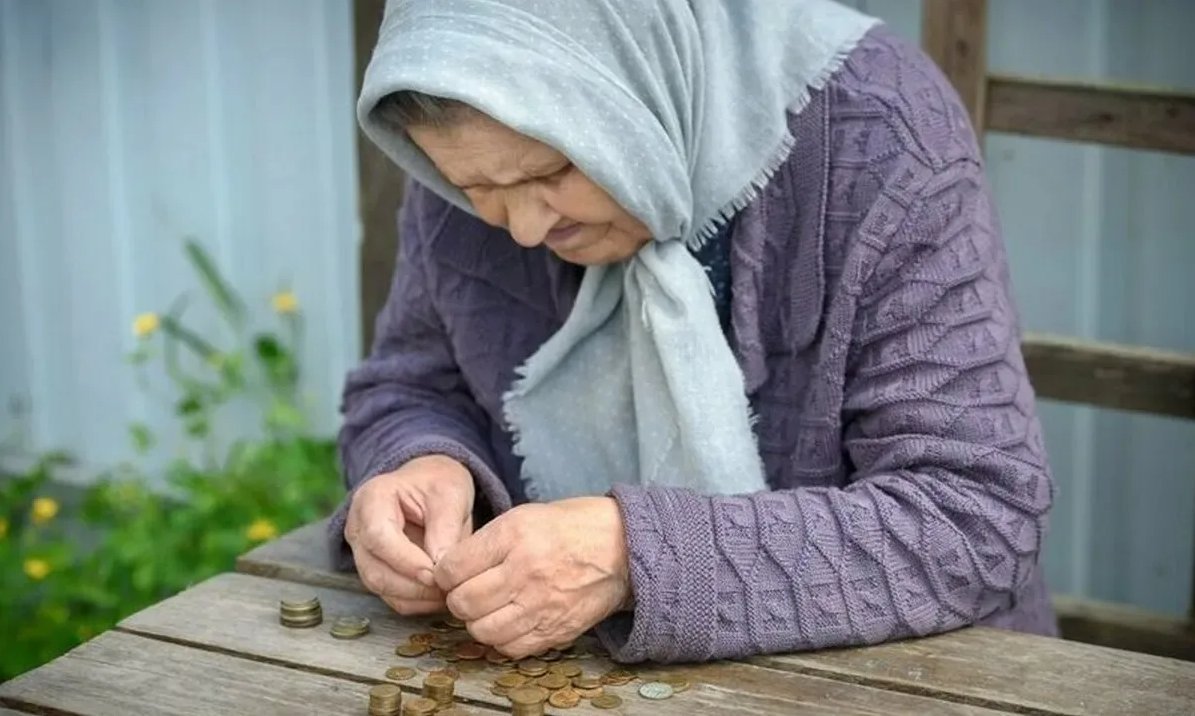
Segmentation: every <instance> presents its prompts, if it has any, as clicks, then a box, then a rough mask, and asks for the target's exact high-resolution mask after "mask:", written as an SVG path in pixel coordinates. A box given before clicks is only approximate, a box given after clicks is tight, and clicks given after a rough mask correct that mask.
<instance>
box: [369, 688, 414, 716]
mask: <svg viewBox="0 0 1195 716" xmlns="http://www.w3.org/2000/svg"><path fill="white" fill-rule="evenodd" d="M401 706H402V689H400V688H398V687H397V686H395V685H394V684H378V685H377V686H374V687H373V688H371V689H370V690H369V716H400V714H399V709H400V708H401ZM404 713H405V711H404Z"/></svg>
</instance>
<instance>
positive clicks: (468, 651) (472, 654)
mask: <svg viewBox="0 0 1195 716" xmlns="http://www.w3.org/2000/svg"><path fill="white" fill-rule="evenodd" d="M485 651H486V647H485V646H484V645H482V644H478V643H477V642H475V641H467V642H465V643H464V644H460V645H459V646H457V647H456V656H457V658H458V659H466V660H468V661H473V660H474V659H481V658H483V657H484V656H485Z"/></svg>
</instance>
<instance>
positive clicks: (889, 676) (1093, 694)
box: [751, 628, 1195, 716]
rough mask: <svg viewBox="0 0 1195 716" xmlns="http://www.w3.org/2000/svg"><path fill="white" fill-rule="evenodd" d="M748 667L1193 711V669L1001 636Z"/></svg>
mask: <svg viewBox="0 0 1195 716" xmlns="http://www.w3.org/2000/svg"><path fill="white" fill-rule="evenodd" d="M751 663H755V664H762V665H766V666H770V667H773V668H781V669H784V668H788V669H794V670H797V671H799V672H801V673H808V674H819V675H826V676H829V677H831V678H842V679H846V680H851V681H856V682H858V683H866V684H871V685H874V686H880V687H884V688H891V689H900V690H904V691H907V692H909V693H915V694H927V695H935V696H942V695H949V696H950V697H952V698H956V699H959V700H961V701H963V702H965V703H974V704H983V705H987V706H990V707H993V708H1003V709H1006V710H1009V711H1016V712H1018V713H1036V714H1091V715H1098V714H1107V715H1108V716H1114V715H1117V714H1130V713H1131V714H1138V713H1140V714H1146V713H1150V714H1163V713H1165V714H1172V713H1173V714H1179V713H1183V714H1189V713H1195V664H1192V663H1190V662H1186V661H1179V660H1177V659H1167V658H1164V657H1158V656H1150V655H1146V654H1138V653H1135V652H1131V651H1121V650H1117V649H1106V648H1104V647H1099V646H1093V645H1090V644H1080V643H1077V642H1072V641H1065V640H1063V639H1051V638H1048V637H1038V636H1032V635H1028V634H1017V633H1013V632H1008V631H1003V630H999V629H981V628H974V629H963V630H960V631H956V632H952V633H950V634H944V635H941V636H936V637H930V638H926V639H918V640H910V641H905V642H894V643H890V644H882V645H879V646H874V647H869V648H867V649H840V650H835V651H825V652H818V653H813V654H793V655H785V656H772V657H758V658H755V659H751Z"/></svg>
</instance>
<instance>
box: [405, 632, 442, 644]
mask: <svg viewBox="0 0 1195 716" xmlns="http://www.w3.org/2000/svg"><path fill="white" fill-rule="evenodd" d="M435 640H436V635H435V634H432V633H430V632H425V631H423V632H419V633H418V634H412V635H411V636H410V638H408V639H407V641H409V642H411V643H412V644H427V645H428V646H431V644H432V642H434V641H435Z"/></svg>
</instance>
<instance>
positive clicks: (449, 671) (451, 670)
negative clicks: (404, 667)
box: [428, 666, 461, 681]
mask: <svg viewBox="0 0 1195 716" xmlns="http://www.w3.org/2000/svg"><path fill="white" fill-rule="evenodd" d="M432 674H439V675H440V676H447V677H448V678H450V679H452V680H453V681H456V680H457V679H459V678H461V672H460V671H458V670H457V668H456V667H455V666H445V667H444V668H443V669H437V670H436V671H430V672H428V676H431V675H432Z"/></svg>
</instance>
